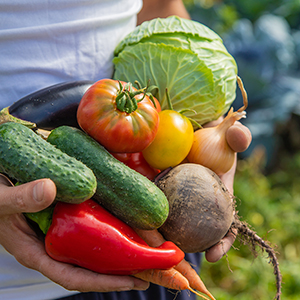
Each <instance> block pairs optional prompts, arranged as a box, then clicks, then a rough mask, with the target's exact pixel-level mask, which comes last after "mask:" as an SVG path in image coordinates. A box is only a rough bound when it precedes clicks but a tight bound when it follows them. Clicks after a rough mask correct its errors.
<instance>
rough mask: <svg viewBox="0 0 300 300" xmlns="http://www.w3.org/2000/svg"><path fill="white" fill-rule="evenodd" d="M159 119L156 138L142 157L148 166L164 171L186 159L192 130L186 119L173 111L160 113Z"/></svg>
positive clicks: (191, 138) (190, 143)
mask: <svg viewBox="0 0 300 300" xmlns="http://www.w3.org/2000/svg"><path fill="white" fill-rule="evenodd" d="M159 119H160V120H159V125H158V131H157V133H156V136H155V138H154V140H153V142H152V143H151V144H150V145H149V146H148V147H147V148H146V149H145V150H144V151H143V156H144V158H145V159H146V161H147V162H148V164H149V165H150V166H152V167H154V168H156V169H159V170H165V169H167V168H168V167H174V166H176V165H178V164H180V163H181V162H182V161H183V160H184V159H185V158H186V156H187V155H188V153H189V151H190V149H191V147H192V144H193V138H194V129H193V126H192V123H191V122H190V120H189V119H188V118H187V117H185V116H184V115H182V114H180V113H178V112H176V111H174V110H163V111H161V112H160V113H159Z"/></svg>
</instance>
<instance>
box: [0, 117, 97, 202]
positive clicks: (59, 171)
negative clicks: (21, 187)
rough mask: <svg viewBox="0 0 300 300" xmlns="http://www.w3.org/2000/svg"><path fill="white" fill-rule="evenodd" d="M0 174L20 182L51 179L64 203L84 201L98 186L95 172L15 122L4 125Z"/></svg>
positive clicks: (0, 130)
mask: <svg viewBox="0 0 300 300" xmlns="http://www.w3.org/2000/svg"><path fill="white" fill-rule="evenodd" d="M0 172H2V173H6V174H7V175H8V176H9V177H11V178H14V179H16V180H17V181H18V182H19V183H25V182H29V181H33V180H36V179H40V178H50V179H52V180H53V182H54V183H55V185H56V188H57V194H56V200H57V201H63V202H70V203H80V202H83V201H85V200H87V199H89V198H91V197H92V196H93V194H94V193H95V191H96V187H97V181H96V177H95V175H94V173H93V171H92V170H91V169H89V168H88V167H87V166H85V165H84V164H83V163H82V162H80V161H78V160H76V159H75V158H74V157H71V156H69V155H67V154H65V153H64V152H62V151H61V150H59V149H57V148H56V147H54V146H53V145H51V144H50V143H48V142H47V141H45V140H44V139H43V138H42V137H40V136H39V135H38V134H36V133H35V132H34V131H33V130H31V129H29V128H27V127H26V126H24V125H22V124H20V123H15V122H8V123H4V124H1V125H0Z"/></svg>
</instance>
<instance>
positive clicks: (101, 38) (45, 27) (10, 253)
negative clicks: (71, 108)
mask: <svg viewBox="0 0 300 300" xmlns="http://www.w3.org/2000/svg"><path fill="white" fill-rule="evenodd" d="M169 15H178V16H181V17H186V18H188V17H189V15H188V13H187V11H186V10H185V8H184V5H183V3H182V1H181V0H169V1H168V0H144V2H143V3H142V0H110V1H107V0H98V1H84V0H81V1H80V0H76V1H75V0H53V1H46V0H31V1H24V0H3V1H1V3H0V45H1V47H0V58H1V64H0V82H1V85H0V91H1V92H0V108H3V107H6V106H8V105H10V104H12V103H13V102H15V101H17V100H18V99H19V98H21V97H23V96H25V95H27V94H29V93H31V92H34V91H36V90H39V89H41V88H44V87H47V86H50V85H53V84H56V83H59V82H63V81H73V80H81V79H90V80H94V81H96V80H99V79H101V78H110V77H111V76H112V73H113V65H112V62H111V61H112V57H113V50H114V48H115V46H116V45H117V43H118V42H119V41H120V40H121V39H122V38H123V37H124V36H125V35H126V34H127V33H129V32H130V31H131V30H133V29H134V27H135V26H136V24H140V23H142V22H143V21H145V20H150V19H152V18H155V17H167V16H169ZM236 134H238V135H239V136H240V137H241V138H240V139H239V142H238V143H237V144H238V147H239V150H240V149H246V148H247V147H248V145H249V141H250V139H251V134H250V133H249V131H248V129H247V128H246V127H245V126H243V125H241V124H239V123H237V124H236V125H234V126H232V130H231V133H229V135H230V136H236ZM234 172H235V167H233V168H232V170H231V171H230V172H228V174H225V175H224V176H223V178H222V180H223V181H224V182H225V184H226V185H227V186H228V188H229V189H230V191H231V192H233V191H232V187H233V178H234ZM55 195H56V187H55V184H54V183H53V182H52V181H51V180H50V179H45V178H44V179H39V180H36V181H33V182H29V183H26V184H23V185H19V186H15V187H13V186H11V184H10V182H9V181H8V180H7V178H6V177H4V176H2V175H1V176H0V228H1V231H0V244H1V246H0V266H1V267H0V298H1V299H2V300H7V299H18V300H19V299H23V300H45V299H47V300H50V299H51V300H52V299H68V300H69V299H76V300H81V299H90V300H92V299H104V300H109V299H122V300H126V299H160V300H164V299H173V298H174V294H172V293H170V292H169V291H167V290H166V289H164V288H161V287H159V286H157V285H151V286H150V287H149V283H147V282H145V281H142V280H140V279H137V278H135V277H132V276H112V275H104V274H97V273H94V272H91V271H89V270H86V269H83V268H79V267H76V266H73V265H69V264H65V263H61V262H57V261H54V260H53V259H51V258H50V257H49V256H48V255H47V253H46V252H45V248H44V244H43V241H42V240H41V239H40V238H39V237H38V236H37V234H36V233H35V232H34V231H33V230H32V228H31V227H30V226H29V225H28V224H27V222H26V220H25V218H24V216H23V215H22V213H24V212H35V211H39V210H42V209H44V208H46V207H48V206H49V205H50V204H51V203H52V202H53V201H54V198H55ZM233 241H234V236H233V235H228V236H227V237H226V238H224V239H223V240H222V242H221V243H220V244H218V245H216V246H214V247H213V248H211V249H210V250H209V251H207V252H206V259H207V260H208V261H211V262H214V261H217V260H219V259H220V258H221V257H222V256H223V255H224V254H225V253H226V252H227V251H228V250H229V248H230V247H231V245H232V243H233ZM187 259H189V260H190V261H191V263H192V264H193V265H197V266H198V267H199V264H200V254H199V253H196V254H187ZM154 297H155V298H154ZM185 297H188V298H187V299H193V298H191V297H190V295H188V294H187V293H186V294H184V293H183V292H182V293H180V294H178V296H177V298H176V299H185Z"/></svg>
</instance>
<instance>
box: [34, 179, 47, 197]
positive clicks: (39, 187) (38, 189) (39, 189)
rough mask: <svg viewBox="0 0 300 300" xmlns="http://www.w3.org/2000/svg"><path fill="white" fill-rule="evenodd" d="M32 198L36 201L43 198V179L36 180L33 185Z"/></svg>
mask: <svg viewBox="0 0 300 300" xmlns="http://www.w3.org/2000/svg"><path fill="white" fill-rule="evenodd" d="M33 199H34V200H35V201H37V202H41V201H43V200H44V181H40V182H38V183H37V184H36V185H35V186H34V187H33Z"/></svg>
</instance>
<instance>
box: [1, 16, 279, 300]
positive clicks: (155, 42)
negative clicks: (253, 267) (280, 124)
mask: <svg viewBox="0 0 300 300" xmlns="http://www.w3.org/2000/svg"><path fill="white" fill-rule="evenodd" d="M113 62H114V63H115V67H116V71H115V74H114V78H113V79H110V78H105V79H101V80H99V81H97V82H95V83H92V84H90V83H89V82H88V83H87V82H84V83H83V84H82V85H84V87H86V84H88V85H89V87H88V88H87V89H86V90H85V92H84V93H83V94H82V89H80V90H78V91H77V96H78V97H79V99H80V100H79V101H78V100H76V101H75V102H76V105H77V106H76V115H75V116H74V107H72V112H71V111H68V110H67V109H66V107H67V106H64V108H63V109H61V110H60V109H57V111H56V112H55V114H56V115H60V114H64V116H65V119H66V120H69V121H70V118H71V119H72V123H73V124H75V125H74V126H70V125H69V124H64V122H63V121H62V119H60V121H59V123H55V124H54V126H53V128H52V127H51V124H49V120H48V122H47V127H49V126H50V127H51V131H50V132H47V131H46V132H45V131H43V132H41V129H49V128H43V126H42V125H40V124H42V123H40V124H37V123H35V119H34V118H30V117H29V118H25V117H24V118H23V117H22V116H20V117H17V116H14V115H10V107H9V108H6V109H4V110H3V111H2V112H1V113H0V123H1V122H2V123H3V124H2V125H0V158H1V160H0V171H1V172H4V173H6V174H7V175H8V176H9V177H11V178H13V179H15V180H16V181H18V182H19V183H24V182H28V181H31V180H34V179H38V178H43V177H49V178H51V179H52V180H53V181H54V182H55V184H56V185H57V187H58V195H57V199H56V201H55V203H54V204H53V205H52V206H51V207H49V208H48V209H46V210H44V211H42V212H37V213H29V214H26V217H27V218H28V219H30V220H32V221H34V222H36V223H38V225H39V227H40V229H41V230H42V231H43V233H44V234H45V248H46V251H47V253H48V254H49V255H50V256H51V257H52V258H53V259H56V260H58V261H62V262H66V263H71V264H75V265H78V266H81V267H84V268H87V269H90V270H93V271H95V272H100V273H104V274H123V275H132V276H136V277H138V278H141V279H144V280H147V281H150V282H153V283H156V284H159V285H162V286H164V287H166V288H171V289H176V290H179V291H181V290H184V289H187V290H190V291H192V292H193V293H196V294H197V295H199V296H200V297H202V298H203V299H208V298H207V297H206V296H208V297H209V298H210V299H212V300H213V299H214V297H213V296H212V295H211V294H210V292H209V291H208V290H207V289H206V287H205V286H204V284H203V282H202V280H201V279H200V277H199V275H198V274H196V272H195V270H194V269H193V268H192V267H191V266H190V264H189V263H188V262H187V261H185V260H184V252H203V251H206V250H207V249H209V248H210V247H212V246H214V245H216V244H218V243H220V241H221V240H222V238H223V237H224V236H225V235H226V234H227V233H228V232H232V233H233V234H235V235H236V236H238V237H240V238H241V239H243V240H245V241H247V242H249V243H250V245H251V248H255V247H256V246H259V247H260V248H261V249H262V250H264V251H266V252H267V253H268V255H269V257H270V260H271V263H272V264H273V266H274V272H275V275H276V283H277V293H276V299H278V300H279V299H280V294H281V275H280V270H279V266H278V260H277V257H276V253H275V251H274V249H273V248H272V247H271V246H269V243H268V242H267V241H264V240H263V239H261V238H260V237H259V236H257V235H256V233H255V232H254V231H252V230H251V229H249V227H248V226H247V224H246V223H245V222H242V221H240V219H239V216H238V213H237V212H236V211H235V203H234V199H233V196H232V195H231V194H230V193H229V192H228V190H227V189H226V187H225V186H224V184H223V183H222V181H221V180H220V177H219V176H221V175H223V174H225V173H226V172H228V171H229V170H230V169H231V168H232V166H233V164H234V160H235V157H236V152H235V151H234V150H233V149H232V148H231V146H230V144H228V142H227V139H226V132H227V130H228V129H229V128H230V127H231V126H232V125H233V124H234V122H235V121H237V120H239V119H241V118H243V117H245V116H246V113H245V110H246V108H247V103H248V100H247V94H246V91H245V89H244V87H243V84H242V81H241V79H240V78H239V77H238V76H237V67H236V64H235V60H234V59H233V57H232V56H231V55H230V54H229V53H228V52H227V50H226V49H225V47H224V45H223V43H222V40H221V39H220V37H219V36H218V35H217V34H215V33H214V32H213V31H211V30H210V29H208V28H207V27H205V26H203V25H201V24H199V23H196V22H193V21H190V20H183V19H180V18H177V17H170V18H167V19H155V20H153V21H150V22H145V23H143V24H142V25H141V26H139V27H137V28H136V30H134V31H133V32H132V33H130V34H129V35H128V36H127V37H125V38H124V40H123V41H122V42H121V43H120V44H119V45H118V46H117V48H116V50H115V58H114V60H113ZM150 82H151V84H154V85H153V86H149V84H150ZM236 83H237V84H238V86H239V88H240V89H241V91H242V95H243V99H244V105H243V106H242V107H241V108H240V109H239V110H237V111H233V109H230V110H229V112H228V114H227V116H226V117H225V118H224V120H223V121H222V122H221V123H220V124H219V125H218V126H216V127H209V128H204V127H202V125H205V124H206V123H207V122H209V121H213V120H216V119H218V118H219V117H220V116H222V115H223V114H224V113H226V112H227V111H228V109H229V107H230V105H231V103H232V102H233V100H234V98H235V90H236ZM134 84H136V86H137V87H136V88H135V87H134V86H133V85H134ZM79 85H81V84H79ZM64 87H65V88H66V90H67V89H68V88H70V86H68V85H67V84H65V85H64V84H63V85H60V86H59V88H60V91H61V89H63V88H64ZM51 90H52V91H53V93H55V87H54V88H53V87H52V89H51ZM42 94H43V93H42ZM59 95H61V93H59ZM78 97H75V98H76V99H78ZM49 99H50V98H49ZM32 101H34V100H32ZM49 101H52V100H49ZM62 101H63V99H62ZM28 102H30V97H27V98H26V101H24V100H22V101H21V100H20V102H19V103H18V104H17V105H16V104H15V105H14V106H15V107H18V110H19V111H22V109H21V108H22V106H24V105H26V106H28ZM46 102H47V101H46ZM29 107H31V112H32V114H33V115H35V114H38V112H39V107H38V108H35V107H34V106H30V105H29ZM11 111H13V110H11ZM69 117H70V118H69ZM73 121H75V122H73ZM77 122H78V123H77ZM50 123H51V122H50ZM77 125H78V126H77ZM26 126H28V127H30V128H32V129H33V130H32V129H29V128H27V127H26ZM76 127H77V128H76ZM78 127H79V128H78ZM39 135H42V137H41V136H39ZM11 149H12V150H11ZM50 154H51V155H50ZM29 161H30V166H31V167H30V169H28V163H29ZM82 174H83V175H82ZM84 174H88V175H84ZM81 175H82V176H83V177H84V178H81V177H80V176H81ZM61 183H63V184H64V185H62V187H60V184H61ZM79 191H80V192H81V193H79ZM83 192H84V193H83ZM66 202H68V203H66ZM70 224H72V226H70ZM78 240H80V241H81V243H80V247H77V245H78ZM112 255H113V259H112ZM202 294H204V295H206V296H204V295H202Z"/></svg>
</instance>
